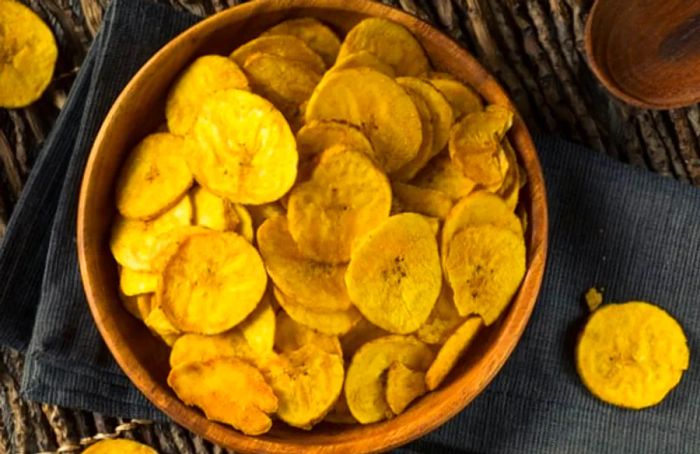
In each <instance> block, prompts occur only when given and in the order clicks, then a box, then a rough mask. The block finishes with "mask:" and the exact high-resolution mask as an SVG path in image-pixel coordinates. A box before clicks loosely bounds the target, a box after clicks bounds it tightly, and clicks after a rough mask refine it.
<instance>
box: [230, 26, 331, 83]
mask: <svg viewBox="0 0 700 454" xmlns="http://www.w3.org/2000/svg"><path fill="white" fill-rule="evenodd" d="M255 54H266V55H274V56H275V57H281V58H285V59H287V60H291V61H295V62H297V63H300V64H302V65H305V66H306V67H307V68H309V69H310V70H311V71H314V72H316V73H318V74H322V73H323V72H324V71H326V64H325V63H324V62H323V59H322V58H321V56H320V55H319V54H317V53H316V52H314V51H313V50H311V48H310V47H309V46H307V45H306V43H304V41H302V40H301V39H299V38H297V37H295V36H291V35H267V36H260V37H259V38H255V39H253V40H251V41H248V42H247V43H245V44H244V45H242V46H241V47H239V48H238V49H236V50H235V51H233V53H232V54H231V58H232V59H233V60H234V61H235V62H236V63H238V64H239V65H241V66H244V65H245V62H246V60H248V58H249V57H251V56H253V55H255Z"/></svg>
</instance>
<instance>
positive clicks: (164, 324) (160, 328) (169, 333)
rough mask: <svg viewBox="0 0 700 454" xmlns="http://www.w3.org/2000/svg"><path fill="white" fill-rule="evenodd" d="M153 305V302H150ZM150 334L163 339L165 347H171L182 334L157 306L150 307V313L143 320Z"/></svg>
mask: <svg viewBox="0 0 700 454" xmlns="http://www.w3.org/2000/svg"><path fill="white" fill-rule="evenodd" d="M151 304H152V305H153V302H151ZM143 322H144V323H145V324H146V326H147V327H148V328H149V329H150V330H151V332H152V333H153V334H154V335H156V336H158V337H160V338H161V339H163V342H165V343H166V345H168V346H170V347H172V346H173V344H174V343H175V341H177V339H178V338H179V337H180V336H181V335H182V332H181V331H180V330H179V329H177V328H175V327H174V326H173V324H172V322H171V321H170V319H168V317H167V316H166V315H165V313H164V312H163V309H161V308H160V307H158V306H155V307H151V312H150V313H149V314H148V316H147V317H146V318H145V319H144V320H143Z"/></svg>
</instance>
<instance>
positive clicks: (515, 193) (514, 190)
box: [496, 137, 520, 210]
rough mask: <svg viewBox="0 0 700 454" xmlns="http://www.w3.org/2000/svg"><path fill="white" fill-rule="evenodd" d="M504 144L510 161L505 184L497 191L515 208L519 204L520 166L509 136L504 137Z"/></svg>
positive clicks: (507, 158)
mask: <svg viewBox="0 0 700 454" xmlns="http://www.w3.org/2000/svg"><path fill="white" fill-rule="evenodd" d="M502 144H503V150H504V151H505V154H506V160H507V161H508V171H507V173H506V176H505V179H504V180H503V185H502V186H501V187H500V188H499V189H498V191H497V192H496V193H497V194H498V195H499V196H501V197H502V198H503V200H505V201H506V205H508V207H509V208H510V209H511V210H515V207H516V206H518V197H519V195H520V166H519V165H518V158H517V157H516V155H515V150H513V147H512V146H511V145H510V141H509V140H508V138H507V137H504V138H503V141H502Z"/></svg>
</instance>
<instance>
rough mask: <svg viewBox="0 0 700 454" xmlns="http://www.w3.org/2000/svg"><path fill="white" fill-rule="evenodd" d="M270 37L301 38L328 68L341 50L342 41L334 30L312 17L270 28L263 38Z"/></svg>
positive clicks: (292, 20) (291, 20)
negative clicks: (287, 36)
mask: <svg viewBox="0 0 700 454" xmlns="http://www.w3.org/2000/svg"><path fill="white" fill-rule="evenodd" d="M268 35H292V36H294V37H296V38H299V39H300V40H302V41H304V43H306V45H307V46H309V48H311V50H313V51H314V52H316V53H317V54H318V55H320V56H321V58H322V59H323V62H324V63H325V64H326V66H328V67H330V66H331V65H333V63H334V62H335V58H336V57H337V56H338V51H339V50H340V40H339V39H338V36H337V35H336V34H335V33H334V32H333V30H331V29H330V28H328V27H327V26H325V25H323V24H322V23H321V22H319V21H317V20H316V19H314V18H311V17H302V18H299V19H289V20H286V21H284V22H281V23H279V24H277V25H275V26H274V27H271V28H269V29H268V30H267V31H266V32H265V33H263V34H262V35H261V36H268Z"/></svg>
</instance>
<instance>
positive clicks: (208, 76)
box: [165, 55, 249, 136]
mask: <svg viewBox="0 0 700 454" xmlns="http://www.w3.org/2000/svg"><path fill="white" fill-rule="evenodd" d="M231 88H238V89H240V90H248V89H249V87H248V79H247V78H246V76H245V74H243V71H242V70H241V68H240V67H239V66H238V65H237V64H236V63H235V62H234V61H233V60H231V59H230V58H227V57H222V56H220V55H204V56H203V57H199V58H198V59H196V60H195V61H194V62H193V63H192V64H191V65H189V66H188V67H187V68H185V70H184V71H183V72H182V74H180V76H179V77H178V79H177V80H176V81H175V83H174V84H173V86H172V88H170V92H169V93H168V99H167V101H166V103H165V118H166V119H167V121H168V129H169V130H170V132H172V133H173V134H177V135H180V136H182V135H185V134H187V133H188V132H189V130H190V129H191V128H192V126H193V125H194V122H195V120H197V114H198V113H199V109H200V107H201V106H202V103H203V102H204V99H206V98H207V97H209V96H212V95H216V93H217V92H219V91H222V90H229V89H231Z"/></svg>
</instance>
